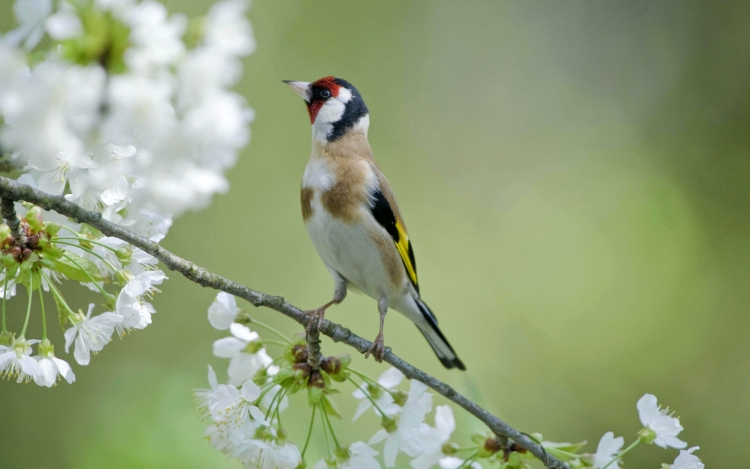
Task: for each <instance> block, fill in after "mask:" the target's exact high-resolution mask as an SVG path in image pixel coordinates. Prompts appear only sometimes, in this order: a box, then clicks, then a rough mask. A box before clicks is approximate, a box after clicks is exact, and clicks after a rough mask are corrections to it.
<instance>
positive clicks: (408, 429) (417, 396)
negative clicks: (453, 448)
mask: <svg viewBox="0 0 750 469" xmlns="http://www.w3.org/2000/svg"><path fill="white" fill-rule="evenodd" d="M426 391H427V386H426V385H424V384H422V383H420V382H419V381H416V380H412V382H411V388H410V389H409V395H408V397H407V399H406V402H405V403H404V406H403V407H402V408H401V411H400V413H399V416H398V417H399V418H398V419H397V421H396V422H395V428H394V429H392V430H391V431H388V430H386V429H385V428H382V429H380V430H378V432H377V433H375V435H373V436H372V438H370V441H369V442H368V444H370V445H373V444H377V443H380V442H381V441H385V444H384V446H383V460H384V461H385V465H386V467H394V466H395V465H396V456H397V455H398V452H399V451H401V452H403V453H405V454H406V455H408V456H411V457H414V456H417V455H418V454H419V453H420V452H421V451H422V449H423V447H424V441H423V439H422V435H421V431H420V430H421V425H422V423H423V422H424V419H425V416H426V415H427V413H428V412H429V411H430V410H431V409H432V395H431V394H428V393H427V392H426Z"/></svg>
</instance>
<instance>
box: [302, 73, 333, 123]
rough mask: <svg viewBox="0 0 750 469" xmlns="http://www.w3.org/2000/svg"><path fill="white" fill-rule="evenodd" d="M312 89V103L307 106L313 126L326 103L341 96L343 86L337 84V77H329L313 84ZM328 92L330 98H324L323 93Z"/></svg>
mask: <svg viewBox="0 0 750 469" xmlns="http://www.w3.org/2000/svg"><path fill="white" fill-rule="evenodd" d="M310 88H311V90H310V93H311V96H310V102H309V103H308V104H307V112H308V114H310V123H311V124H312V123H314V122H315V118H316V117H317V116H318V112H319V111H320V108H322V107H323V105H324V104H325V103H326V101H327V100H328V99H330V98H335V97H336V96H338V95H339V90H340V89H341V85H339V84H338V83H336V77H330V76H329V77H325V78H321V79H320V80H317V81H315V82H313V84H312V85H311V87H310ZM326 90H327V91H328V93H329V96H327V97H325V96H322V95H321V93H323V92H324V91H326ZM324 94H325V93H324Z"/></svg>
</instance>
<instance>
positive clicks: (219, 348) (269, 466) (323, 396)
mask: <svg viewBox="0 0 750 469" xmlns="http://www.w3.org/2000/svg"><path fill="white" fill-rule="evenodd" d="M208 320H209V322H210V323H211V325H212V326H213V327H214V328H216V329H218V330H222V331H225V330H228V331H229V332H230V334H231V336H229V337H224V338H222V339H219V340H217V341H215V342H214V344H213V352H214V355H215V356H217V357H219V358H224V359H229V366H228V369H227V375H228V383H227V384H218V381H217V379H216V374H215V373H214V372H213V370H212V369H211V368H210V367H209V383H210V384H211V388H210V389H198V390H196V391H195V395H196V400H197V401H198V405H199V407H200V408H201V409H202V410H203V414H204V415H205V416H207V417H209V418H210V419H211V420H212V423H211V425H210V426H209V427H208V429H207V430H206V438H207V439H208V441H209V443H210V444H211V445H212V446H213V447H214V448H216V449H218V450H220V451H222V452H223V453H225V454H227V455H228V456H230V457H232V458H237V459H239V460H240V461H241V462H242V463H243V464H244V465H245V467H248V468H260V469H281V468H288V469H295V468H299V467H306V466H307V462H306V460H305V454H306V452H307V447H308V444H309V442H310V436H311V434H312V432H313V431H314V429H315V428H316V418H317V417H319V421H320V428H321V430H322V433H323V434H324V435H325V441H326V442H327V451H328V456H327V457H325V458H323V459H321V460H319V461H318V462H317V463H316V464H315V465H314V467H315V469H355V468H357V469H362V468H363V469H377V468H380V467H383V466H385V467H388V468H390V467H395V466H396V462H397V459H398V457H399V455H402V456H404V457H408V458H409V459H410V461H409V465H410V466H411V467H412V468H413V469H429V468H433V467H439V468H441V469H458V468H471V469H481V468H482V467H494V468H497V469H531V466H530V465H529V463H530V461H531V460H532V459H533V458H534V456H533V455H532V454H531V453H529V452H528V451H527V450H526V449H525V448H523V447H521V446H520V445H519V444H518V443H516V442H513V441H512V440H509V439H506V438H501V437H499V436H497V435H494V434H474V435H472V436H471V443H469V444H465V445H459V444H457V443H455V442H453V441H451V438H452V434H453V432H454V430H455V429H456V421H455V419H454V417H453V411H452V410H451V408H450V407H449V406H447V405H440V406H437V407H436V408H435V411H434V414H433V412H432V411H433V395H432V394H430V393H428V392H427V386H426V385H424V384H423V383H421V382H419V381H411V382H410V384H409V390H408V391H405V390H402V389H400V386H401V384H402V383H403V381H404V375H403V374H402V373H401V371H399V370H397V369H395V368H390V369H388V370H386V371H385V372H383V373H382V374H381V375H380V377H379V378H378V379H372V378H370V377H369V376H367V375H365V374H364V373H361V372H359V371H357V370H356V369H354V368H352V367H351V359H350V358H349V356H348V355H346V356H342V357H335V356H330V357H323V356H318V357H316V356H311V353H312V352H311V350H314V349H313V348H311V347H309V346H308V344H307V342H306V341H305V340H304V339H302V338H299V339H297V340H289V339H288V338H287V337H285V336H284V335H283V334H281V333H279V332H278V331H276V330H275V329H273V328H271V327H269V326H268V325H266V324H263V323H262V322H259V321H257V320H255V319H254V318H251V317H250V316H249V315H248V314H247V313H246V312H245V311H243V310H241V309H239V308H238V307H237V303H236V300H235V298H234V297H233V296H231V295H228V294H227V293H224V292H221V293H219V294H218V296H217V297H216V299H215V300H214V302H213V304H212V305H211V306H210V307H209V308H208ZM248 326H253V327H254V328H256V329H257V328H258V327H259V328H263V329H265V330H267V331H268V332H270V333H271V334H273V335H274V336H275V338H274V339H273V340H270V339H262V338H261V337H260V334H258V332H256V331H253V330H251V329H250V328H249V327H248ZM277 339H279V340H277ZM312 340H316V339H312ZM266 345H274V346H279V347H281V348H282V349H283V352H281V353H279V354H278V356H277V358H271V356H270V355H269V354H268V352H267V350H266ZM340 383H346V384H350V385H352V386H353V387H354V390H353V392H352V394H351V395H352V397H353V398H354V399H356V400H357V401H359V404H358V406H357V409H356V411H355V412H354V415H353V416H352V419H351V422H352V423H355V422H357V421H359V420H360V418H361V417H362V416H363V415H365V414H366V413H368V412H372V413H374V414H375V416H376V417H377V418H379V419H380V428H379V429H378V430H377V431H376V432H375V434H374V435H373V436H372V437H371V438H370V439H369V440H368V441H367V442H366V443H365V442H363V441H357V442H353V443H348V442H344V441H341V440H339V438H338V437H337V435H336V431H335V428H334V426H333V425H332V423H331V418H332V417H334V418H341V415H340V414H339V412H338V410H337V407H336V405H335V403H334V401H333V396H335V395H336V394H338V393H339V390H338V389H336V388H335V387H334V386H335V385H338V384H340ZM300 391H306V394H307V399H306V403H307V404H308V405H309V407H310V408H311V412H310V413H311V416H310V425H309V428H308V433H307V436H306V437H305V438H304V440H300V441H304V446H303V447H302V451H301V452H300V451H299V450H298V447H297V446H296V445H295V444H293V443H292V442H291V440H290V437H289V435H288V434H287V432H286V430H285V429H284V427H283V426H282V424H281V413H282V412H283V411H284V409H286V408H287V406H288V398H289V397H290V396H292V395H295V394H297V393H299V392H300ZM636 407H637V409H638V413H639V416H640V419H641V422H642V423H643V425H644V428H643V429H642V430H641V431H640V432H639V433H638V438H637V439H636V441H635V442H634V443H633V444H631V445H630V446H629V447H628V448H626V449H624V450H623V449H622V447H623V444H624V438H623V437H617V438H616V437H615V436H614V434H613V433H612V432H607V433H606V434H605V435H604V436H603V437H602V438H601V441H600V442H599V445H598V447H597V449H596V452H595V453H593V454H585V453H584V454H581V450H582V448H583V447H584V446H585V444H586V442H581V443H555V442H549V441H543V440H544V439H543V437H542V435H540V434H533V435H531V437H532V439H535V440H536V441H538V442H541V445H542V447H543V448H544V450H545V452H546V453H547V454H549V455H551V456H554V457H556V458H558V459H559V460H562V461H566V462H567V463H568V465H569V466H570V467H571V468H572V469H583V468H595V469H605V468H613V469H619V467H620V463H621V460H622V458H623V456H625V455H626V454H627V453H628V452H629V451H630V450H632V449H633V448H635V447H636V446H637V445H639V444H641V443H646V444H651V443H653V444H655V445H657V446H661V447H662V448H667V447H673V448H678V449H681V448H685V447H686V446H687V444H686V443H685V442H684V441H681V440H680V439H678V438H677V436H678V435H679V434H680V432H681V431H682V426H681V425H680V421H679V419H677V418H675V417H673V416H672V415H671V414H669V413H668V411H667V410H665V409H662V408H661V407H659V406H658V404H657V400H656V397H654V396H653V395H651V394H646V395H644V396H643V397H642V398H641V399H640V400H639V401H638V403H637V406H636ZM430 414H433V421H434V424H433V425H429V424H428V422H427V421H428V417H429V416H430ZM297 415H299V412H298V413H297ZM381 444H382V448H381V447H380V445H381ZM376 447H378V448H380V449H381V450H382V457H380V455H379V452H378V451H377V450H376V449H375V448H376ZM697 449H698V448H697V447H695V448H691V449H689V450H687V451H682V452H681V453H680V455H679V456H678V457H677V459H676V460H675V461H674V464H673V465H665V466H664V467H665V468H667V469H670V468H671V469H703V463H701V462H700V460H699V459H698V457H697V456H695V455H694V454H692V453H693V452H694V451H695V450H697ZM381 461H382V463H381Z"/></svg>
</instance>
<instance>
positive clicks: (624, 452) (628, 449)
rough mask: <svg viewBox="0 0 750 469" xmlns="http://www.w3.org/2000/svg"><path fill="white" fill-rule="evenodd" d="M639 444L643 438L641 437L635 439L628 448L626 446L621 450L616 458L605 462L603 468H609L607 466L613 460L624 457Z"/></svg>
mask: <svg viewBox="0 0 750 469" xmlns="http://www.w3.org/2000/svg"><path fill="white" fill-rule="evenodd" d="M639 444H641V439H640V438H638V439H637V440H635V441H634V442H633V444H632V445H630V446H628V447H627V448H625V449H624V450H622V451H620V454H618V455H617V456H615V458H614V459H613V460H611V461H610V462H608V463H607V464H605V465H604V467H602V469H607V467H609V466H610V465H611V464H612V463H613V462H615V461H617V460H618V459H622V457H623V456H625V455H626V454H627V453H628V452H630V450H632V449H633V448H635V447H636V446H638V445H639Z"/></svg>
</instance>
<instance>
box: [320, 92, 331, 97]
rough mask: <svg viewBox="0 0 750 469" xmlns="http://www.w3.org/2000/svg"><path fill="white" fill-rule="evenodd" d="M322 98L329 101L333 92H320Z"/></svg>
mask: <svg viewBox="0 0 750 469" xmlns="http://www.w3.org/2000/svg"><path fill="white" fill-rule="evenodd" d="M320 97H321V98H323V99H328V98H330V97H331V92H330V91H328V90H320Z"/></svg>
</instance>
